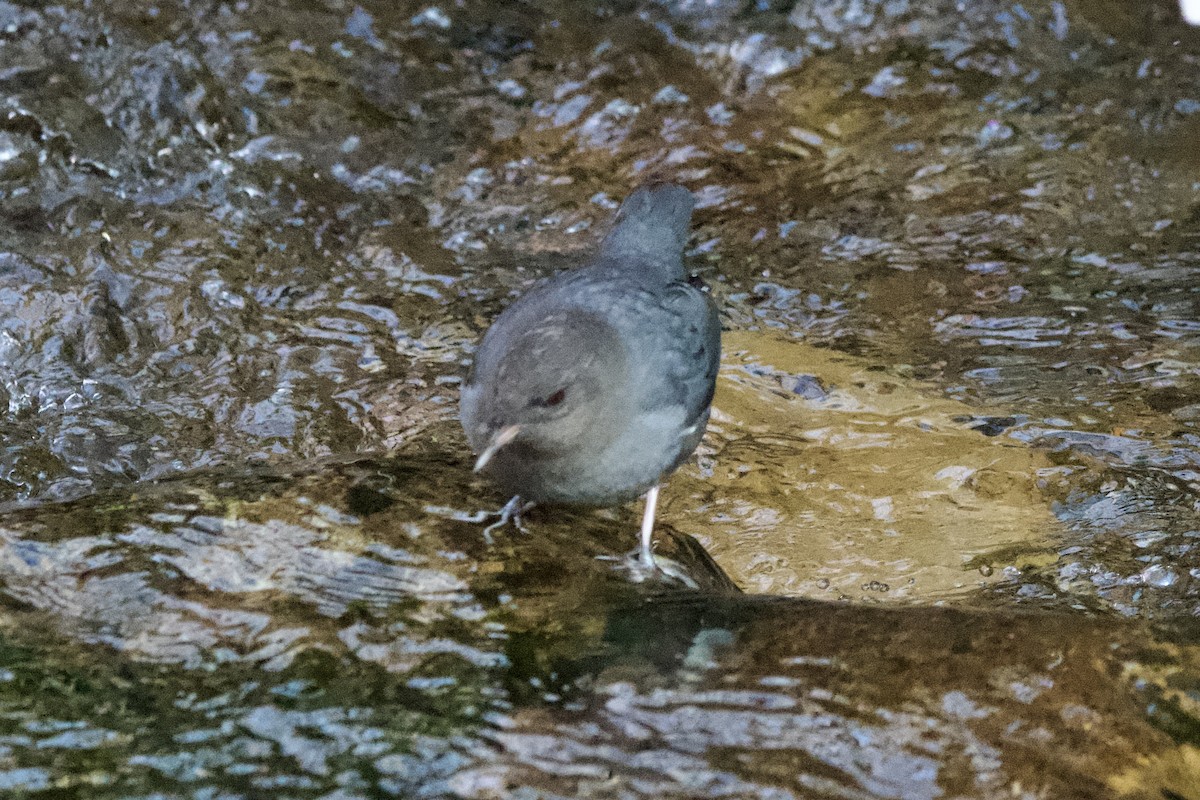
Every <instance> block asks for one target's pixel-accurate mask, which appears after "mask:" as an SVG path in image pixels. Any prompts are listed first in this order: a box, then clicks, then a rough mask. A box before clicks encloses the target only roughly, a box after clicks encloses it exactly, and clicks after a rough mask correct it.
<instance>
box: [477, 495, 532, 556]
mask: <svg viewBox="0 0 1200 800" xmlns="http://www.w3.org/2000/svg"><path fill="white" fill-rule="evenodd" d="M533 505H534V504H533V503H522V502H521V497H520V495H516V496H514V497H513V498H512V499H511V500H509V501H508V502H507V503H505V504H504V507H503V508H501V509H500V510H499V511H492V512H485V518H486V517H490V516H496V517H499V519H497V520H496V521H495V522H493V523H492V524H491V525H488V526H487V527H486V528H484V529H483V539H484V541H486V542H487V543H488V544H493V543H494V541H495V540H494V539H493V538H492V533H493V532H495V531H498V530H500V529H501V528H504V527H506V526H507V525H508V524H509V523H510V522H511V523H512V525H513V527H514V528H516V529H517V530H519V531H520V532H521V533H529V529H528V528H526V527H525V522H524V520H523V519H522V516H523V515H524V514H525V512H526V511H528V510H529V509H531V508H533ZM482 521H483V520H482V519H481V520H480V522H482Z"/></svg>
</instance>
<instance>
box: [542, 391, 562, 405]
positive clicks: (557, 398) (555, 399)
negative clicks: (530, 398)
mask: <svg viewBox="0 0 1200 800" xmlns="http://www.w3.org/2000/svg"><path fill="white" fill-rule="evenodd" d="M566 399H567V390H566V389H559V390H558V391H557V392H555V393H554V394H552V395H550V396H549V397H547V398H546V399H545V400H543V401H542V405H544V406H545V407H546V408H554V407H555V406H557V405H561V404H562V401H563V400H566Z"/></svg>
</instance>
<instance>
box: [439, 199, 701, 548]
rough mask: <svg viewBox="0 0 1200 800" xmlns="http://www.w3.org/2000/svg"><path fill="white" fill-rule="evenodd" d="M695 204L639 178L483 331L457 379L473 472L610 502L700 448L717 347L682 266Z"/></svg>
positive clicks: (652, 502) (516, 493)
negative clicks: (585, 242)
mask: <svg viewBox="0 0 1200 800" xmlns="http://www.w3.org/2000/svg"><path fill="white" fill-rule="evenodd" d="M694 203H695V201H694V199H693V197H692V194H691V192H689V191H688V190H687V189H684V188H683V187H682V186H676V185H674V184H651V185H646V186H642V187H640V188H638V189H636V190H635V191H634V192H633V194H631V195H630V196H629V197H628V198H627V199H626V200H625V202H624V203H623V204H621V207H620V209H618V211H617V217H616V220H615V222H614V223H613V226H612V229H611V230H610V231H609V232H608V235H607V236H605V237H604V241H603V242H602V243H601V245H600V249H599V252H598V253H597V254H596V255H595V256H594V257H593V258H592V259H591V260H590V261H589V262H588V263H587V264H586V265H584V266H582V267H579V268H577V269H573V270H568V271H566V272H562V273H559V274H558V275H555V276H554V277H552V278H550V279H548V280H546V281H545V282H543V283H541V284H539V285H537V286H535V287H534V288H533V289H531V290H530V291H529V292H528V293H526V294H525V295H523V296H522V297H520V298H519V299H518V300H517V301H516V302H514V303H513V304H512V305H511V306H509V307H508V308H507V309H505V310H504V312H503V313H502V314H500V316H499V317H497V318H496V321H495V322H494V323H493V324H492V327H491V328H490V329H489V330H488V332H487V333H486V334H485V335H484V337H483V341H482V342H481V343H480V345H479V349H478V350H477V351H476V353H475V364H474V366H473V367H472V369H471V373H470V375H468V376H467V381H466V383H465V384H464V385H463V389H462V407H461V419H462V424H463V428H464V430H465V431H466V434H467V439H468V440H469V441H470V443H471V447H472V449H474V451H475V452H476V453H478V454H479V459H478V461H476V462H475V471H476V472H479V471H486V472H487V474H488V475H489V476H490V477H491V478H492V479H493V480H494V481H495V482H496V483H497V484H499V485H500V487H501V488H502V489H503V490H504V491H506V492H508V493H510V494H511V495H513V499H512V500H511V501H510V502H509V504H508V505H506V506H505V509H504V512H502V514H503V516H502V522H503V521H506V520H507V519H508V517H509V516H510V515H511V514H513V513H519V512H520V510H521V509H522V505H521V504H522V501H523V500H524V501H529V502H531V503H564V504H573V505H587V506H613V505H618V504H620V503H625V502H628V501H630V500H633V499H635V498H637V497H639V496H640V495H643V494H645V495H646V510H645V514H644V515H643V517H642V531H641V554H640V557H641V563H642V564H643V565H644V566H645V567H647V568H650V569H653V567H654V556H653V553H652V550H651V531H652V529H653V527H654V511H655V506H656V505H657V503H658V485H659V483H660V482H661V481H662V480H663V479H664V478H665V477H666V476H667V475H669V474H670V473H671V472H673V471H674V470H675V468H676V467H678V466H679V465H680V464H681V463H682V462H683V461H684V460H685V459H686V458H687V457H688V456H689V455H691V454H692V451H693V450H695V449H696V445H697V444H699V442H700V438H701V437H702V436H703V435H704V427H705V425H706V424H707V423H708V411H709V404H710V403H711V402H712V397H713V389H714V386H715V382H716V377H717V367H718V365H719V362H720V356H721V326H720V323H719V321H718V319H717V309H716V306H715V305H714V304H713V302H712V300H711V299H710V298H709V296H708V294H707V293H706V292H705V291H704V290H703V289H702V288H701V286H702V285H701V284H700V282H699V281H697V280H694V279H689V278H688V275H687V274H686V273H685V272H684V270H683V259H682V256H683V246H684V244H685V243H686V242H687V237H688V228H689V224H690V221H691V216H692V206H693V205H694Z"/></svg>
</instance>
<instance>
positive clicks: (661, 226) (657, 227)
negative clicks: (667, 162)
mask: <svg viewBox="0 0 1200 800" xmlns="http://www.w3.org/2000/svg"><path fill="white" fill-rule="evenodd" d="M695 204H696V199H695V197H693V196H692V193H691V192H689V191H688V190H687V189H685V188H683V187H682V186H680V185H678V184H675V183H650V184H645V185H643V186H639V187H638V188H637V189H635V190H634V191H633V194H631V195H629V197H627V198H625V202H624V203H622V204H621V208H620V209H618V211H617V218H616V221H615V222H614V223H613V227H612V230H610V231H609V232H608V235H607V236H605V237H604V242H603V244H601V245H600V257H601V258H603V259H605V260H609V259H612V260H620V261H622V262H633V263H637V264H639V265H641V266H643V267H650V266H653V267H658V268H661V269H663V270H664V271H665V272H667V273H669V274H668V275H667V277H669V278H676V277H678V276H680V275H682V274H683V263H682V260H681V258H682V255H683V246H684V245H685V244H686V243H687V239H688V231H689V228H690V226H691V220H692V207H693V206H694V205H695Z"/></svg>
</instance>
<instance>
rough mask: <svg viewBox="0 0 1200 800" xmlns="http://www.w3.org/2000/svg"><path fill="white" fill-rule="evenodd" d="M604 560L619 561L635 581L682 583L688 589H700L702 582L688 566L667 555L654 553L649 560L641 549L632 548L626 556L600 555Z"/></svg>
mask: <svg viewBox="0 0 1200 800" xmlns="http://www.w3.org/2000/svg"><path fill="white" fill-rule="evenodd" d="M600 558H602V559H604V560H611V561H618V562H620V566H621V568H622V569H623V570H624V571H625V572H626V573H628V575H629V578H630V580H632V581H633V582H634V583H646V582H649V581H666V582H673V583H679V584H682V585H683V586H684V587H685V588H688V589H699V588H700V584H698V583H697V582H696V579H695V578H693V577H692V576H691V575H689V574H688V570H687V567H685V566H684V565H683V564H681V563H679V562H678V561H676V560H674V559H671V558H667V557H666V556H658V555H652V556H651V557H650V560H649V561H647V560H646V557H645V553H643V552H642V551H641V550H640V549H638V550H632V551H630V552H629V553H626V554H625V555H624V556H621V557H619V558H618V557H615V556H600Z"/></svg>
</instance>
